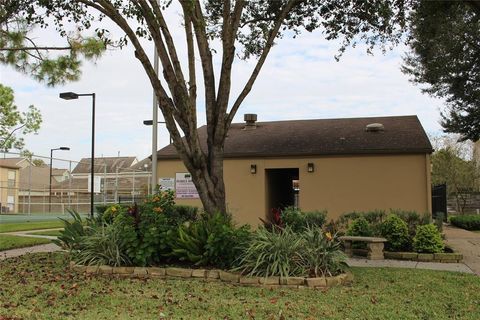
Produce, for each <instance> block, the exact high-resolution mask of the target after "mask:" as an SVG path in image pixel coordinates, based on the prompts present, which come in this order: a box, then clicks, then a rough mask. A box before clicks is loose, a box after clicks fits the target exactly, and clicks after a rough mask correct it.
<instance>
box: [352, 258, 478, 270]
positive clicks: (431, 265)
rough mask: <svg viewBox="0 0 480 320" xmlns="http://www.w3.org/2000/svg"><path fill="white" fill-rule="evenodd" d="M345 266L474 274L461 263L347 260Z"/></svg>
mask: <svg viewBox="0 0 480 320" xmlns="http://www.w3.org/2000/svg"><path fill="white" fill-rule="evenodd" d="M347 264H348V265H349V266H350V267H368V268H406V269H427V270H440V271H453V272H465V273H474V272H473V271H472V269H470V268H469V267H468V266H467V265H465V264H463V263H438V262H418V261H404V260H368V259H363V258H348V260H347Z"/></svg>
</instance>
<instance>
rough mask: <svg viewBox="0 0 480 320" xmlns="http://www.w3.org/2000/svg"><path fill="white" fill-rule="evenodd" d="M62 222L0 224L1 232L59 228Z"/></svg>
mask: <svg viewBox="0 0 480 320" xmlns="http://www.w3.org/2000/svg"><path fill="white" fill-rule="evenodd" d="M61 227H63V222H62V221H60V220H54V221H40V222H18V223H0V233H1V232H13V231H26V230H38V229H49V228H61Z"/></svg>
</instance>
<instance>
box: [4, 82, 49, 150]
mask: <svg viewBox="0 0 480 320" xmlns="http://www.w3.org/2000/svg"><path fill="white" fill-rule="evenodd" d="M14 100H15V99H14V95H13V90H12V89H11V88H9V87H6V86H3V85H1V84H0V150H1V151H3V152H7V151H8V150H10V149H12V148H13V149H19V150H21V149H23V147H24V141H23V136H24V135H26V134H29V133H36V132H37V131H38V129H40V124H41V123H42V116H41V114H40V112H39V111H38V109H36V108H35V107H34V106H29V107H28V111H26V112H20V111H19V110H18V108H17V106H16V105H15V102H14Z"/></svg>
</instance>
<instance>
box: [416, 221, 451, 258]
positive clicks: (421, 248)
mask: <svg viewBox="0 0 480 320" xmlns="http://www.w3.org/2000/svg"><path fill="white" fill-rule="evenodd" d="M413 248H414V250H415V251H417V252H423V253H439V252H443V250H444V249H445V245H444V244H443V240H442V235H441V234H440V232H439V231H438V229H437V227H436V226H435V225H433V224H426V225H419V226H418V227H417V233H416V235H415V237H414V238H413Z"/></svg>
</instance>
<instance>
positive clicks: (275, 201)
mask: <svg viewBox="0 0 480 320" xmlns="http://www.w3.org/2000/svg"><path fill="white" fill-rule="evenodd" d="M298 177H299V173H298V168H293V169H266V180H267V181H266V182H267V183H266V186H267V190H266V191H267V210H268V214H269V217H270V213H271V211H272V209H273V208H276V209H277V208H278V209H283V208H285V207H288V206H293V205H294V204H295V191H294V189H293V181H294V180H298Z"/></svg>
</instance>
